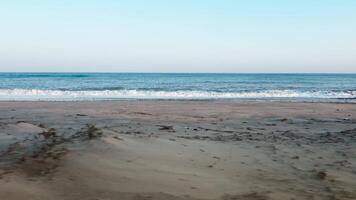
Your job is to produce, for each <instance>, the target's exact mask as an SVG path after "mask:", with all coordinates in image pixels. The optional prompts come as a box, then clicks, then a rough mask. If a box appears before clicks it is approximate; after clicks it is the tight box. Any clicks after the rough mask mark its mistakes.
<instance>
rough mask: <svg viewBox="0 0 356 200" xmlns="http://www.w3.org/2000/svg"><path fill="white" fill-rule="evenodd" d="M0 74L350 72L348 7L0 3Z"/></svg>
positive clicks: (198, 0)
mask: <svg viewBox="0 0 356 200" xmlns="http://www.w3.org/2000/svg"><path fill="white" fill-rule="evenodd" d="M0 71H90V72H91V71H111V72H356V1H355V0H244V1H242V0H22V1H21V0H0Z"/></svg>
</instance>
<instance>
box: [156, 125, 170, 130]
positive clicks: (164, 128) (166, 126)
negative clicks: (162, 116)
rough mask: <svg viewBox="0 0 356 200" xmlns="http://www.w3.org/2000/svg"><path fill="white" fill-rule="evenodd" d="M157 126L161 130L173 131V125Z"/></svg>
mask: <svg viewBox="0 0 356 200" xmlns="http://www.w3.org/2000/svg"><path fill="white" fill-rule="evenodd" d="M157 126H159V127H160V128H159V130H161V131H174V129H173V126H169V125H157Z"/></svg>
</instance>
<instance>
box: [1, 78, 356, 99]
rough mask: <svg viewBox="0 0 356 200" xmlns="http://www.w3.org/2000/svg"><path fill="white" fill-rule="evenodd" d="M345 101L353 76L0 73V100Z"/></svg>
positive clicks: (355, 95) (352, 90) (353, 87)
mask: <svg viewBox="0 0 356 200" xmlns="http://www.w3.org/2000/svg"><path fill="white" fill-rule="evenodd" d="M119 99H252V100H272V99H278V100H303V101H305V100H313V101H317V100H320V101H350V102H353V101H355V99H356V74H213V73H206V74H203V73H0V100H4V101H9V100H10V101H13V100H15V101H16V100H21V101H22V100H43V101H65V100H70V101H78V100H80V101H82V100H119Z"/></svg>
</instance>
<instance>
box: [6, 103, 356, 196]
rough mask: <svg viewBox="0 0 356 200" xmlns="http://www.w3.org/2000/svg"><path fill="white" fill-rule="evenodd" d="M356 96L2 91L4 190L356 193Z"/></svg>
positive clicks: (165, 193)
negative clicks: (8, 94)
mask: <svg viewBox="0 0 356 200" xmlns="http://www.w3.org/2000/svg"><path fill="white" fill-rule="evenodd" d="M355 116H356V106H355V104H352V103H303V102H294V103H293V102H280V101H275V102H273V101H234V100H210V101H201V100H196V101H176V100H129V101H125V100H122V101H83V102H73V101H72V102H40V101H27V102H6V101H4V102H0V130H1V131H0V153H1V154H0V155H1V156H0V199H4V200H22V199H31V200H40V199H53V200H62V199H63V200H67V199H68V200H72V199H87V200H94V199H100V200H102V199H105V200H111V199H120V200H126V199H138V200H140V199H167V200H171V199H172V200H173V199H174V200H176V199H217V200H218V199H224V200H229V199H248V200H249V199H252V200H264V199H280V200H286V199H350V200H351V199H356V117H355Z"/></svg>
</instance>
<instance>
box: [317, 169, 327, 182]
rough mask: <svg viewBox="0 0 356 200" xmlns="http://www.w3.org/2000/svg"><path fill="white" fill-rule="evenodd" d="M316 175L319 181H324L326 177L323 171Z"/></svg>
mask: <svg viewBox="0 0 356 200" xmlns="http://www.w3.org/2000/svg"><path fill="white" fill-rule="evenodd" d="M316 175H317V177H318V178H319V179H320V180H324V179H325V178H326V176H327V174H326V172H325V171H319V172H318V173H317V174H316Z"/></svg>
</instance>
